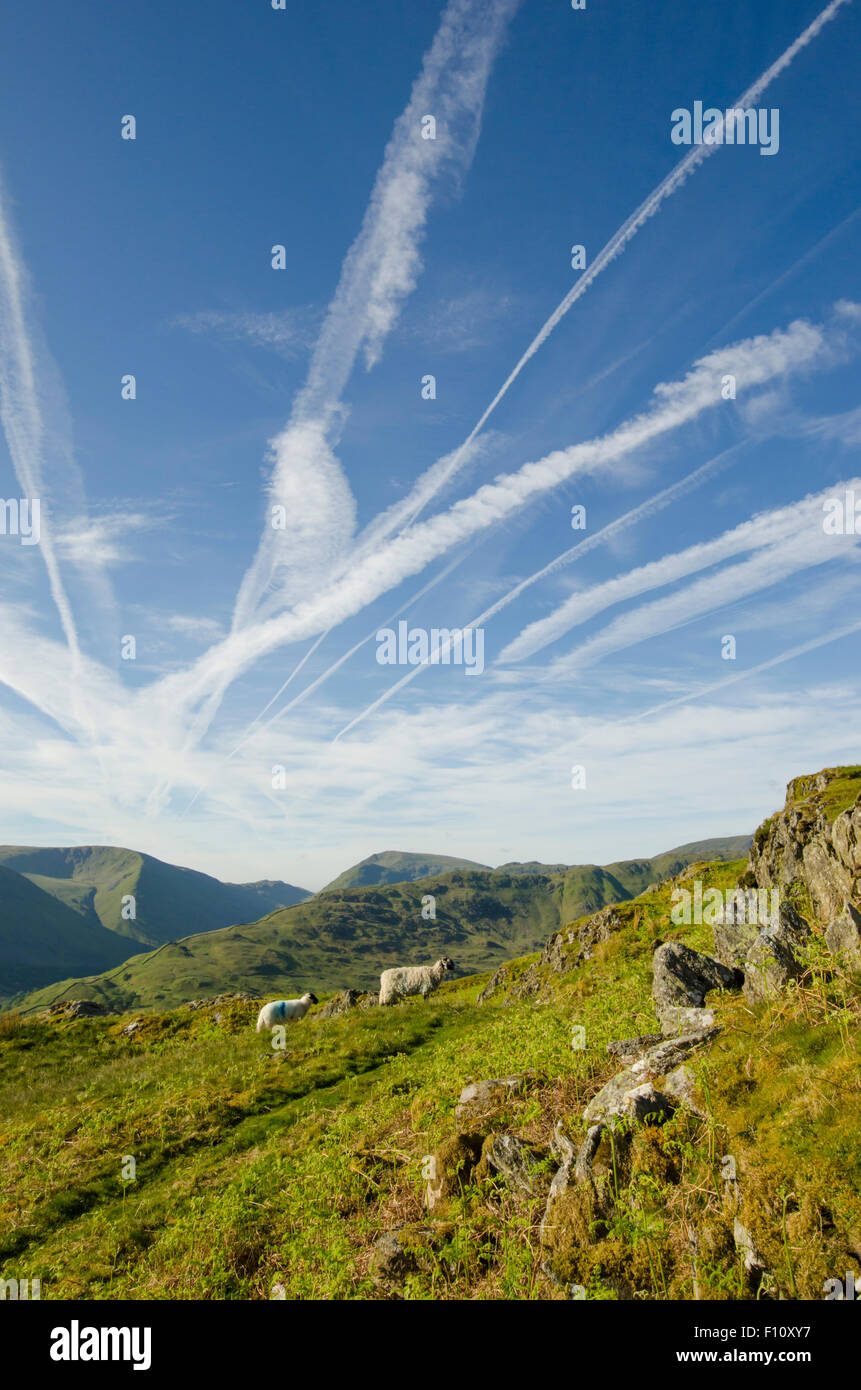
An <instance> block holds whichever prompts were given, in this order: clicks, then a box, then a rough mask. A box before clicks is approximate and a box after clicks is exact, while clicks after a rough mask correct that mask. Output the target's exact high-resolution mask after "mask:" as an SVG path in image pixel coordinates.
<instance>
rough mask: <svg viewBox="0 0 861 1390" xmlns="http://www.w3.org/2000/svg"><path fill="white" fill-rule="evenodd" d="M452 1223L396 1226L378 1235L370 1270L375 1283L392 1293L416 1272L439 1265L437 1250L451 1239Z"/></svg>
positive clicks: (396, 1291) (428, 1269)
mask: <svg viewBox="0 0 861 1390" xmlns="http://www.w3.org/2000/svg"><path fill="white" fill-rule="evenodd" d="M453 1230H454V1228H453V1227H451V1226H418V1225H414V1226H408V1225H405V1226H396V1227H395V1228H394V1230H391V1231H384V1232H383V1234H382V1235H381V1236H380V1237H379V1238H378V1240H377V1242H376V1244H375V1246H374V1250H373V1253H372V1255H371V1263H370V1266H369V1273H370V1275H371V1278H372V1279H373V1281H374V1283H375V1284H376V1285H377V1286H378V1287H379V1288H380V1289H382V1290H383V1291H384V1292H386V1293H389V1294H395V1296H397V1293H398V1290H399V1289H400V1288H401V1287H402V1285H403V1284H404V1283H405V1282H406V1280H407V1279H408V1278H409V1277H410V1275H412V1274H417V1273H418V1272H419V1271H420V1270H426V1271H430V1270H431V1269H433V1268H434V1267H435V1266H437V1265H438V1260H437V1259H436V1258H435V1256H436V1252H437V1250H439V1248H440V1247H441V1246H442V1245H443V1244H444V1242H445V1241H446V1240H448V1239H450V1238H451V1235H452V1233H453Z"/></svg>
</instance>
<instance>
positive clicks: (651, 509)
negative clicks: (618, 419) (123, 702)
mask: <svg viewBox="0 0 861 1390" xmlns="http://www.w3.org/2000/svg"><path fill="white" fill-rule="evenodd" d="M747 443H748V441H747V440H742V441H741V442H740V443H739V444H733V445H732V446H731V448H729V449H724V451H723V452H722V453H720V454H716V455H715V457H714V458H713V459H709V460H708V462H707V463H704V464H701V465H700V467H699V468H695V469H694V471H693V472H692V473H689V474H688V475H687V477H685V478H681V479H680V480H679V482H677V483H673V484H672V485H671V486H670V487H667V488H664V489H663V491H662V492H656V493H655V495H654V497H650V498H648V500H647V501H645V502H641V503H640V505H639V506H637V507H633V508H632V509H631V511H629V512H625V514H624V516H620V517H617V519H616V520H615V521H611V522H610V523H609V524H608V525H607V526H603V527H602V528H601V530H600V531H596V532H595V534H594V535H592V536H588V537H586V538H585V539H584V540H582V541H579V542H578V543H577V545H572V546H571V547H570V548H569V549H568V550H564V551H563V552H562V554H561V555H557V556H556V559H555V560H551V561H550V563H549V564H547V565H545V566H544V567H543V569H540V570H536V571H535V573H534V574H530V575H529V576H528V578H526V579H522V580H521V581H520V583H519V584H516V585H515V586H514V588H513V589H509V590H508V593H507V594H503V595H502V597H501V598H499V599H497V600H496V602H495V603H493V604H491V606H490V607H489V608H486V609H485V610H484V612H483V613H479V615H478V617H477V618H473V619H472V620H471V622H469V623H467V624H466V626H467V627H478V626H479V624H480V623H486V622H489V621H490V619H491V618H495V617H496V615H497V613H499V612H501V611H502V609H503V608H507V607H508V605H509V604H510V603H513V602H514V600H515V599H516V598H519V597H520V595H521V594H522V593H523V592H524V590H525V589H528V588H531V586H532V585H533V584H537V583H538V581H539V580H540V579H544V578H546V576H547V575H548V574H554V573H555V572H556V571H557V570H560V569H562V568H563V567H564V566H565V565H570V564H573V563H574V562H575V561H576V560H582V559H583V557H584V556H585V555H588V554H589V552H590V551H591V550H594V549H595V548H596V547H597V546H599V545H603V544H604V543H605V542H606V541H609V540H612V539H613V537H614V536H616V535H618V534H619V533H620V532H621V531H624V530H627V528H628V527H629V526H634V525H636V523H637V522H638V521H642V520H644V519H645V518H646V517H650V516H654V515H655V514H656V513H657V512H659V511H662V510H663V509H664V507H668V506H669V505H670V503H672V502H675V501H676V500H677V498H679V497H683V496H684V495H685V493H687V492H692V491H693V490H694V488H697V487H699V486H700V484H701V483H704V482H705V481H706V479H707V478H710V477H711V476H712V474H714V473H716V472H718V471H719V470H720V469H721V468H723V467H725V466H726V461H727V460H728V459H729V458H730V456H731V455H732V454H735V453H737V452H738V451H739V450H740V449H743V448H744V447H745V445H746V444H747ZM354 650H355V648H354ZM349 654H350V653H348V655H349ZM342 660H346V658H342ZM338 664H340V663H338ZM332 669H334V668H332ZM426 669H427V668H426V667H425V666H415V667H413V669H412V670H411V671H409V672H407V674H406V675H404V676H402V677H401V679H400V680H399V681H396V682H395V684H394V685H393V686H392V687H391V688H390V689H389V690H387V691H385V692H384V693H383V694H382V695H381V696H380V697H379V698H378V699H377V700H375V701H374V702H373V704H370V705H368V707H367V709H365V710H363V711H362V712H361V713H360V714H357V715H356V717H355V719H353V720H351V721H350V723H349V724H346V725H345V726H344V728H343V729H342V730H341V731H340V733H338V734H336V736H335V738H334V740H333V742H335V743H337V741H338V739H339V738H341V737H342V735H343V734H346V733H348V732H349V731H350V729H352V728H354V727H355V725H356V724H360V723H361V722H362V720H363V719H365V718H367V716H368V715H369V714H372V713H373V712H374V711H375V710H377V709H379V707H380V705H383V704H385V703H386V701H387V700H389V699H391V697H392V696H393V695H395V694H396V693H397V691H399V690H400V689H402V687H403V686H405V685H407V684H408V683H409V682H410V681H411V680H414V679H415V677H416V676H418V675H419V674H420V673H421V672H422V671H424V670H426ZM326 674H328V672H327V673H326ZM324 678H325V677H321V678H320V679H321V680H322V679H324ZM288 708H289V707H288Z"/></svg>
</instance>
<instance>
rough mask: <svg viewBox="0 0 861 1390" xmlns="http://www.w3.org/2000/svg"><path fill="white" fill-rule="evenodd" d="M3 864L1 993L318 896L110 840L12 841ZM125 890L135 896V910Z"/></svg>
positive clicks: (1, 856) (1, 850)
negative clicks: (169, 860) (171, 860)
mask: <svg viewBox="0 0 861 1390" xmlns="http://www.w3.org/2000/svg"><path fill="white" fill-rule="evenodd" d="M0 867H2V870H3V880H2V885H0V914H2V915H0V1000H2V999H4V998H5V999H10V998H12V997H14V995H15V994H16V993H18V992H20V991H21V990H24V989H33V988H37V987H40V986H42V985H43V984H45V983H47V982H49V981H50V980H56V979H58V978H62V977H64V976H68V975H69V974H70V973H74V974H75V975H80V974H83V973H87V972H89V971H102V970H105V969H109V968H111V967H113V966H115V965H116V964H117V963H118V962H120V961H122V960H126V959H128V957H129V956H131V955H133V954H136V953H138V952H139V951H140V950H141V948H149V947H154V946H159V945H160V944H162V943H163V942H165V941H169V940H171V939H173V938H175V937H177V936H185V935H188V934H189V933H190V932H207V931H212V930H216V929H218V928H220V927H224V926H227V925H229V924H230V923H233V922H249V921H256V920H257V919H258V918H259V917H260V916H261V915H262V914H263V913H266V912H271V911H273V910H274V909H276V908H279V907H282V906H288V905H290V904H292V903H295V902H299V901H301V900H302V899H304V898H305V897H308V896H309V895H308V894H307V893H306V892H305V890H304V889H301V888H294V887H293V886H292V885H291V884H287V883H278V882H267V881H263V882H260V883H251V884H235V883H221V882H220V881H219V880H218V879H216V878H212V877H211V876H210V875H209V874H202V873H198V872H197V871H196V870H194V869H183V868H179V867H177V866H176V865H173V864H166V863H163V862H162V861H161V860H160V859H154V858H153V857H152V856H151V855H148V854H139V853H137V852H136V851H135V850H128V849H120V848H116V847H114V846H110V845H82V846H76V847H74V848H69V849H60V848H34V847H31V846H26V845H4V846H2V847H0ZM28 890H30V891H28ZM124 898H133V899H134V916H133V917H132V916H130V915H125V916H124V914H123V899H124ZM128 910H129V909H128V908H127V912H128Z"/></svg>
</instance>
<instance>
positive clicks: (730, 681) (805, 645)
mask: <svg viewBox="0 0 861 1390" xmlns="http://www.w3.org/2000/svg"><path fill="white" fill-rule="evenodd" d="M859 629H861V620H859V621H858V622H857V623H849V624H848V625H847V626H846V627H841V628H838V629H837V631H836V632H826V633H825V634H824V636H822V637H813V638H811V640H810V641H809V642H802V643H800V644H799V645H798V646H797V647H790V649H789V651H786V652H781V653H780V654H779V655H778V656H773V657H771V658H770V659H769V660H768V661H761V662H760V663H759V665H758V666H751V667H750V668H749V669H748V670H747V671H739V672H738V674H737V675H735V676H727V677H726V679H725V680H722V681H715V682H714V683H713V684H712V685H706V686H703V688H702V690H693V691H691V693H690V694H689V695H679V696H678V697H677V698H676V699H675V700H664V701H663V702H662V703H661V704H660V705H652V707H651V709H646V710H643V712H642V713H641V714H633V715H627V716H626V717H625V718H624V719H614V720H612V721H611V722H612V723H613V724H637V723H639V721H640V720H641V719H648V717H649V715H651V714H659V713H660V711H661V710H665V709H672V708H673V707H674V706H675V705H686V704H688V703H689V702H690V701H691V700H698V699H700V697H701V696H703V695H711V694H712V693H713V691H715V690H723V689H724V687H725V686H727V685H735V684H736V683H737V682H738V681H743V680H746V679H747V678H748V676H755V675H758V674H759V672H760V671H769V670H770V669H771V668H772V666H781V665H782V664H783V662H784V661H792V660H793V658H794V657H796V656H804V655H806V653H807V652H812V651H815V650H816V648H817V647H825V646H827V645H828V644H829V643H830V642H838V641H839V640H840V638H841V637H851V635H852V633H853V632H858V631H859Z"/></svg>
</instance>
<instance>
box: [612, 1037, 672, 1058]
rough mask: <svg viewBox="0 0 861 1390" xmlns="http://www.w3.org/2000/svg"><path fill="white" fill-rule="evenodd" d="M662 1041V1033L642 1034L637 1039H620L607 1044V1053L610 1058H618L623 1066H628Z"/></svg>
mask: <svg viewBox="0 0 861 1390" xmlns="http://www.w3.org/2000/svg"><path fill="white" fill-rule="evenodd" d="M662 1040H663V1034H662V1033H643V1034H642V1035H641V1036H640V1037H638V1038H621V1039H620V1040H619V1041H618V1042H609V1043H608V1044H607V1051H608V1052H609V1053H610V1056H611V1057H618V1059H619V1061H620V1062H621V1063H622V1064H623V1065H624V1066H630V1065H631V1063H632V1062H636V1061H638V1060H639V1058H640V1057H642V1056H643V1055H644V1053H646V1052H648V1050H649V1048H650V1047H654V1045H655V1043H659V1042H661V1041H662Z"/></svg>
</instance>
